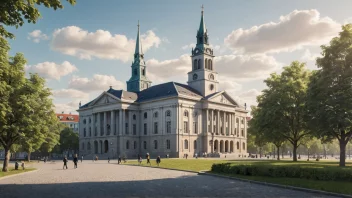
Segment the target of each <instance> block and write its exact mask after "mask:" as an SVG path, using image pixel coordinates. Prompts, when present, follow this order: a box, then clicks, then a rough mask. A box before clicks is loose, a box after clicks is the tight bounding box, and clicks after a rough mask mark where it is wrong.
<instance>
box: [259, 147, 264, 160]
mask: <svg viewBox="0 0 352 198" xmlns="http://www.w3.org/2000/svg"><path fill="white" fill-rule="evenodd" d="M262 151H263V148H262V147H260V148H259V156H260V158H262Z"/></svg>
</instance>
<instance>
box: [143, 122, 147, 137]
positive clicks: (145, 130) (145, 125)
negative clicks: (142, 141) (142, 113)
mask: <svg viewBox="0 0 352 198" xmlns="http://www.w3.org/2000/svg"><path fill="white" fill-rule="evenodd" d="M143 131H144V135H147V123H144V127H143Z"/></svg>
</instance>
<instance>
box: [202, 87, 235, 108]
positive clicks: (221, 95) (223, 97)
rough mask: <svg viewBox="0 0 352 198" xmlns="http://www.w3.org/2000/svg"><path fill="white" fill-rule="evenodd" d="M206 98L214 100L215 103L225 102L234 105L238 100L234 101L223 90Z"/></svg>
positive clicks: (210, 100)
mask: <svg viewBox="0 0 352 198" xmlns="http://www.w3.org/2000/svg"><path fill="white" fill-rule="evenodd" d="M206 99H207V100H208V101H209V102H215V103H220V104H227V105H234V106H237V107H238V106H239V104H238V102H236V101H235V100H234V99H233V98H232V97H231V96H230V95H229V94H228V93H226V92H225V91H221V92H218V93H215V94H212V95H210V96H208V97H206Z"/></svg>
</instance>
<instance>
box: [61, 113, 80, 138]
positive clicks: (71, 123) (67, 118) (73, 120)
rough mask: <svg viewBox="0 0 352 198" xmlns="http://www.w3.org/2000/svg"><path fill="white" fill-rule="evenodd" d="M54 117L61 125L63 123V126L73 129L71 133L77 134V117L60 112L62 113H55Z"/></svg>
mask: <svg viewBox="0 0 352 198" xmlns="http://www.w3.org/2000/svg"><path fill="white" fill-rule="evenodd" d="M56 117H57V118H58V119H59V120H60V122H61V123H64V124H65V125H67V127H69V128H71V129H73V131H75V132H77V133H78V127H79V116H78V115H73V114H71V113H69V114H65V113H64V112H62V113H57V114H56Z"/></svg>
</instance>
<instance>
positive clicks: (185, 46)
mask: <svg viewBox="0 0 352 198" xmlns="http://www.w3.org/2000/svg"><path fill="white" fill-rule="evenodd" d="M195 46H196V44H194V43H191V44H189V45H184V46H182V47H181V48H182V49H183V50H188V49H192V48H194V47H195Z"/></svg>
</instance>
